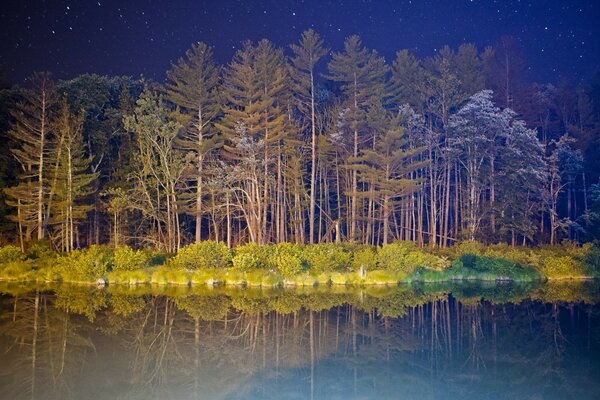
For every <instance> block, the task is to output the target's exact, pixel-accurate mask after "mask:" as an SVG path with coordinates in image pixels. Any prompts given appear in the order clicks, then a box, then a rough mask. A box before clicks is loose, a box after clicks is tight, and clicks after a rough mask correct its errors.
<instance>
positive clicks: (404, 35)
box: [0, 0, 600, 83]
mask: <svg viewBox="0 0 600 400" xmlns="http://www.w3.org/2000/svg"><path fill="white" fill-rule="evenodd" d="M0 24H1V26H2V28H1V29H2V40H1V41H0V46H1V48H0V74H1V75H2V80H4V81H8V82H17V83H18V82H21V81H22V80H23V79H24V78H25V77H26V76H28V75H30V74H31V73H32V72H33V71H37V70H49V71H52V72H53V73H54V74H55V76H56V77H57V78H70V77H74V76H76V75H78V74H80V73H84V72H94V73H99V74H118V75H132V76H134V77H137V76H139V75H140V74H144V76H146V77H149V78H152V79H156V80H158V81H162V80H163V79H164V76H165V71H166V70H167V69H168V68H169V65H170V63H171V62H172V61H175V60H176V59H177V58H178V57H180V56H181V55H182V54H183V53H184V52H185V50H186V49H188V48H189V46H190V44H191V43H193V42H197V41H204V42H206V43H208V44H209V45H212V46H214V48H215V53H216V55H217V58H218V60H219V61H220V62H223V63H225V62H227V61H229V59H230V58H231V56H232V55H233V53H234V52H235V50H236V49H237V48H238V47H239V46H240V44H241V43H242V42H243V41H244V40H245V39H252V40H258V39H261V38H265V37H266V38H268V39H270V40H272V41H273V42H275V43H276V44H278V45H281V46H287V45H288V44H289V43H291V42H296V41H297V40H298V38H299V36H300V33H301V32H302V31H303V30H305V29H307V28H310V27H312V28H314V29H315V30H316V31H317V32H319V33H320V34H321V35H322V36H323V37H324V38H325V40H326V43H327V45H328V46H329V47H331V48H332V49H333V50H339V49H341V47H342V44H343V40H344V38H345V37H347V36H349V35H351V34H358V35H360V36H361V37H362V39H363V42H364V43H365V44H366V45H367V46H369V47H371V48H375V49H377V50H378V51H379V52H380V53H382V54H383V55H384V56H385V57H386V59H387V60H388V61H391V59H393V57H394V54H395V52H396V50H399V49H403V48H408V49H411V50H413V51H414V52H415V53H416V54H418V55H419V56H430V55H434V54H435V52H436V50H437V49H439V48H440V47H441V46H443V45H445V44H448V45H450V46H451V47H457V46H458V45H460V44H461V43H464V42H473V43H475V44H476V45H477V46H478V47H479V48H480V49H482V48H483V47H485V46H487V45H491V44H493V43H494V42H495V41H497V40H498V39H499V38H500V37H501V36H503V35H511V36H514V37H515V38H517V39H518V40H519V42H520V43H521V45H522V47H523V52H524V55H525V57H526V60H527V62H528V65H530V70H531V76H530V78H531V79H532V80H535V81H538V82H546V81H556V80H557V79H558V78H559V77H561V76H564V77H567V78H570V79H571V80H573V81H579V80H586V79H588V78H590V77H591V76H592V74H593V72H594V71H595V69H596V68H597V67H598V66H599V65H600V1H598V0H591V1H590V0H588V1H581V0H574V1H569V0H565V1H556V0H554V1H516V0H497V1H495V0H472V1H469V0H466V1H465V0H461V1H459V0H447V1H437V0H436V1H417V0H412V1H325V0H320V1H319V0H306V1H286V0H269V1H259V0H256V1H232V0H219V1H206V0H205V1H202V0H196V1H193V0H180V1H178V0H172V1H157V0H154V1H151V0H138V1H136V0H130V1H117V0H95V1H85V0H79V1H75V0H74V1H51V0H46V1H41V0H19V1H14V0H4V1H3V2H2V7H1V12H0Z"/></svg>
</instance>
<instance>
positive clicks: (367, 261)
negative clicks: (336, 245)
mask: <svg viewBox="0 0 600 400" xmlns="http://www.w3.org/2000/svg"><path fill="white" fill-rule="evenodd" d="M361 268H362V269H363V270H365V271H372V270H374V269H376V268H377V256H376V253H375V249H374V248H373V247H372V246H358V247H357V248H356V249H355V250H354V258H353V260H352V269H353V270H354V271H358V270H360V269H361Z"/></svg>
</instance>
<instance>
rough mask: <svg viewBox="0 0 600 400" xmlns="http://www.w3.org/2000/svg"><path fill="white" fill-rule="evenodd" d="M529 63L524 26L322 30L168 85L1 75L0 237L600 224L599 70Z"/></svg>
mask: <svg viewBox="0 0 600 400" xmlns="http://www.w3.org/2000/svg"><path fill="white" fill-rule="evenodd" d="M526 71H527V67H526V65H525V64H524V62H523V57H522V55H521V54H520V52H519V50H518V47H517V46H516V45H515V43H514V41H512V40H511V39H510V38H504V39H502V40H501V41H499V42H498V44H497V45H496V46H495V47H493V48H492V47H490V48H486V49H485V50H484V51H483V52H479V51H478V50H477V48H476V47H475V46H474V45H471V44H464V45H461V46H460V47H459V48H458V49H450V48H448V47H444V48H442V49H441V50H440V51H438V52H437V53H436V55H435V56H434V57H429V58H425V59H420V58H417V57H416V56H415V55H413V54H411V52H410V51H408V50H401V51H399V52H398V53H397V54H396V58H395V59H394V60H393V62H392V63H391V64H389V63H387V62H386V60H385V59H384V58H383V57H382V56H381V55H379V54H378V53H377V52H376V51H375V50H371V49H368V48H366V47H365V46H364V45H363V44H362V43H361V41H360V39H359V38H358V37H357V36H351V37H349V38H348V39H347V40H346V41H345V43H344V48H343V49H342V50H340V51H331V50H329V49H328V48H326V47H325V45H324V43H323V40H322V39H321V38H320V36H319V35H318V34H317V33H315V32H314V31H312V30H308V31H306V32H304V33H303V34H302V36H301V38H300V40H299V42H298V43H297V44H294V45H291V46H290V47H289V49H282V48H278V47H276V46H275V45H274V44H273V43H271V42H270V41H268V40H261V41H259V42H258V43H252V42H246V43H245V44H244V46H243V48H242V49H240V50H238V51H237V53H236V54H235V55H234V57H233V59H232V60H231V61H230V63H229V64H227V65H225V66H220V65H217V63H216V62H215V60H214V57H213V52H212V49H211V48H210V47H209V46H207V45H205V44H204V43H198V44H194V45H193V46H192V48H191V49H189V50H188V51H187V52H186V54H185V55H184V56H183V57H182V58H181V59H180V60H178V61H177V62H176V63H174V64H173V65H172V66H171V68H170V69H169V70H168V71H167V79H166V81H165V83H164V84H158V83H155V82H148V81H144V80H134V79H131V78H126V77H107V76H97V75H89V74H85V75H81V76H78V77H76V78H74V79H72V80H67V81H58V82H54V81H53V80H52V78H51V76H50V74H48V73H37V74H35V75H34V76H33V77H32V78H31V79H30V80H29V82H28V84H29V85H28V87H27V88H18V87H13V88H7V89H5V90H3V91H2V92H1V98H0V102H1V104H2V106H1V110H2V115H1V119H0V128H1V129H0V135H2V142H3V143H5V144H7V145H5V146H3V148H2V149H1V150H0V151H1V168H0V179H1V182H0V184H1V185H2V188H3V189H4V190H3V193H2V201H3V204H2V205H1V207H0V214H1V215H0V218H1V221H0V222H1V228H2V241H4V242H15V243H18V244H20V246H21V247H22V248H25V247H26V246H27V243H28V242H30V241H34V240H38V241H39V240H46V241H49V242H51V243H52V245H53V246H54V247H55V248H56V249H59V250H64V251H70V250H72V249H74V248H79V247H85V246H89V245H92V244H107V243H110V244H113V245H115V246H118V245H122V244H128V245H131V246H135V247H153V248H157V249H160V250H166V251H170V252H173V251H176V250H178V249H179V248H180V247H181V246H183V245H185V244H187V243H191V242H200V241H202V240H206V239H212V240H216V241H223V242H225V243H227V245H228V246H230V247H232V246H234V245H237V244H241V243H247V242H254V243H259V244H264V243H273V242H275V243H279V242H295V243H323V242H336V241H350V242H356V243H365V244H374V245H380V244H385V243H389V242H391V241H393V240H409V241H415V242H417V244H418V245H420V246H426V245H429V246H441V247H446V246H449V245H451V244H452V243H454V242H456V241H459V240H463V239H471V240H480V241H483V242H485V243H497V242H506V243H509V244H512V245H516V244H542V243H551V244H554V243H557V242H559V241H561V240H563V239H569V240H575V241H589V240H595V239H597V238H598V237H599V236H600V184H599V183H598V182H599V180H598V179H599V173H600V165H599V159H600V157H599V156H600V135H599V126H600V125H599V121H600V79H599V77H598V76H597V77H596V79H595V81H594V82H593V83H592V84H590V85H588V86H585V87H583V86H582V87H575V86H572V85H570V84H569V83H568V82H566V81H561V82H559V83H558V84H556V85H552V84H546V85H540V84H532V83H530V82H528V81H527V79H526Z"/></svg>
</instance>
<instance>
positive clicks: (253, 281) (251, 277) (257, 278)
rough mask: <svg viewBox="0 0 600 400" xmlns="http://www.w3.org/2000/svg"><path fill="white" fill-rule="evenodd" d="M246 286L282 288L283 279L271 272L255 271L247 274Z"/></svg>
mask: <svg viewBox="0 0 600 400" xmlns="http://www.w3.org/2000/svg"><path fill="white" fill-rule="evenodd" d="M245 278H246V284H247V285H248V286H262V287H274V286H280V285H281V283H282V280H281V277H280V276H279V275H278V274H276V273H274V272H271V271H265V270H255V271H249V272H246V273H245Z"/></svg>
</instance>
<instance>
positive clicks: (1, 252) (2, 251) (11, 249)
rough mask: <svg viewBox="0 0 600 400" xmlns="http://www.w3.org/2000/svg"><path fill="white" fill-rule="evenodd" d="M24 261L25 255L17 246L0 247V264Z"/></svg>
mask: <svg viewBox="0 0 600 400" xmlns="http://www.w3.org/2000/svg"><path fill="white" fill-rule="evenodd" d="M23 260H25V254H23V253H22V252H21V249H19V248H18V247H17V246H13V245H10V244H9V245H8V246H3V247H0V264H7V263H12V262H15V261H23Z"/></svg>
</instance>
